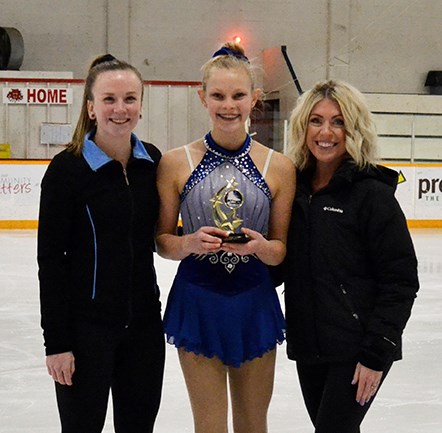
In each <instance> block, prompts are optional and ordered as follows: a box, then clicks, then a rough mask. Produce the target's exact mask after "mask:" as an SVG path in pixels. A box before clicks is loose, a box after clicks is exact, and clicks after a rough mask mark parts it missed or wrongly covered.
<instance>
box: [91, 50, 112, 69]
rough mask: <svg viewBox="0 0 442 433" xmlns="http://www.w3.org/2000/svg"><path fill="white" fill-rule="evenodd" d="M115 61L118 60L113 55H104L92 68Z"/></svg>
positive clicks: (98, 58)
mask: <svg viewBox="0 0 442 433" xmlns="http://www.w3.org/2000/svg"><path fill="white" fill-rule="evenodd" d="M113 60H117V59H116V57H114V56H113V55H112V54H109V53H108V54H103V55H102V56H99V57H97V58H96V59H95V60H94V61H93V62H92V65H91V68H93V67H94V66H97V65H100V64H101V63H106V62H112V61H113Z"/></svg>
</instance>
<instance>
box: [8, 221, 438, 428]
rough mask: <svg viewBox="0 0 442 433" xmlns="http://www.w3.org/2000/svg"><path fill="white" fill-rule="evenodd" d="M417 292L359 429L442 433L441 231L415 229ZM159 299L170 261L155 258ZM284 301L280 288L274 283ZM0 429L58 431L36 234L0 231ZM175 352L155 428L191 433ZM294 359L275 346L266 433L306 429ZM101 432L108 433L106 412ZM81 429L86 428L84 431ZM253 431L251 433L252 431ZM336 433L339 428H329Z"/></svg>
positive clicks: (168, 362) (172, 351)
mask: <svg viewBox="0 0 442 433" xmlns="http://www.w3.org/2000/svg"><path fill="white" fill-rule="evenodd" d="M412 236H413V240H414V243H415V247H416V251H417V255H418V259H419V275H420V282H421V289H420V292H419V294H418V298H417V300H416V303H415V306H414V309H413V313H412V316H411V319H410V321H409V323H408V326H407V328H406V330H405V335H404V359H403V360H402V361H400V362H397V363H396V364H395V365H394V366H393V368H392V370H391V372H390V374H389V377H388V378H387V380H386V382H385V383H384V386H383V387H382V388H381V390H380V392H379V395H378V397H377V399H376V402H375V404H374V405H373V407H372V408H371V410H370V411H369V413H368V416H367V418H366V420H365V422H364V424H363V428H362V431H363V432H364V433H441V432H442V230H430V229H414V230H412ZM156 266H157V272H158V278H159V284H160V288H161V290H162V300H163V304H164V301H165V299H166V297H167V293H168V289H169V287H170V283H171V280H172V278H173V276H174V273H175V269H176V262H170V261H165V260H163V259H160V258H159V257H157V258H156ZM278 293H279V295H280V297H281V301H282V288H281V287H280V288H278ZM0 311H1V313H0V432H1V433H55V432H59V431H60V427H59V421H58V414H57V411H56V404H55V395H54V389H53V384H52V381H51V378H50V377H49V376H48V375H47V372H46V368H45V365H44V352H43V343H42V336H41V330H40V326H39V304H38V280H37V263H36V232H35V231H33V230H17V231H16V230H3V231H2V230H0ZM192 431H193V426H192V417H191V412H190V406H189V402H188V399H187V393H186V389H185V385H184V381H183V379H182V375H181V370H180V367H179V364H178V360H177V356H176V351H175V349H174V348H173V347H171V346H169V345H168V347H167V360H166V371H165V381H164V390H163V400H162V405H161V409H160V413H159V416H158V421H157V425H156V433H184V432H192ZM312 431H313V428H312V426H311V424H310V420H309V419H308V417H307V414H306V411H305V409H304V405H303V402H302V399H301V395H300V391H299V385H298V382H297V378H296V373H295V364H294V363H293V362H291V361H288V360H287V359H286V356H285V346H284V345H282V346H281V347H279V352H278V363H277V369H276V382H275V390H274V396H273V400H272V403H271V406H270V413H269V432H270V433H297V432H299V433H300V432H302V433H309V432H312ZM104 432H107V433H110V432H113V427H112V416H111V413H109V416H108V419H107V422H106V427H105V429H104ZM84 433H87V432H84ZM250 433H253V432H250ZM330 433H339V432H330Z"/></svg>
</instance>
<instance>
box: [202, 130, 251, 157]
mask: <svg viewBox="0 0 442 433" xmlns="http://www.w3.org/2000/svg"><path fill="white" fill-rule="evenodd" d="M204 146H205V148H206V149H207V150H208V151H209V152H212V153H214V154H215V155H216V156H220V157H221V158H226V159H234V158H242V157H243V156H245V155H247V154H248V153H249V152H250V148H251V147H252V138H251V137H250V135H249V134H247V137H246V139H245V141H244V143H243V144H242V146H241V147H240V148H239V149H238V150H235V151H233V152H231V151H229V150H227V149H224V148H223V147H221V146H220V145H219V144H216V142H215V140H214V139H213V137H212V134H211V133H210V132H208V133H207V134H206V135H205V136H204Z"/></svg>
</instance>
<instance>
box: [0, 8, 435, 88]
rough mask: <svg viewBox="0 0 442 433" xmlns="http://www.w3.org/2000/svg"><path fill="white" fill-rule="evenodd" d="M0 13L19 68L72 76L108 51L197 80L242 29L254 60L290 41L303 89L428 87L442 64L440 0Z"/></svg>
mask: <svg viewBox="0 0 442 433" xmlns="http://www.w3.org/2000/svg"><path fill="white" fill-rule="evenodd" d="M0 14H1V16H0V26H3V27H15V28H17V29H18V30H19V31H20V32H21V33H22V35H23V38H24V44H25V56H24V62H23V66H22V70H49V71H51V70H56V71H63V70H67V71H72V72H73V73H74V77H75V78H83V77H84V75H85V72H86V70H87V66H88V64H89V63H90V61H91V60H92V59H93V57H95V56H96V55H97V54H101V53H103V52H105V51H110V52H113V53H115V54H116V55H117V56H120V57H121V58H124V59H126V60H129V61H130V62H132V63H133V64H134V65H135V66H137V67H138V68H139V69H140V71H141V73H142V74H143V77H144V79H146V80H184V81H193V80H198V79H199V77H200V72H199V68H200V66H201V64H202V63H204V62H205V61H206V60H207V59H208V57H209V56H210V55H211V53H212V52H213V51H214V50H215V49H217V48H218V47H219V46H220V45H221V44H222V43H223V42H224V41H226V40H230V39H231V38H232V37H233V36H234V35H236V34H239V35H241V36H242V37H243V42H244V45H245V47H246V50H247V52H248V54H249V57H251V58H260V56H261V53H262V51H263V50H264V49H267V48H272V47H280V46H281V45H286V46H287V49H288V53H289V55H290V57H291V60H292V63H293V65H294V67H295V70H296V72H297V74H298V76H299V79H300V81H301V84H302V86H303V87H304V88H308V87H310V86H311V85H312V84H313V83H314V82H315V81H316V80H318V79H322V78H325V77H335V78H338V77H339V78H343V79H347V80H349V81H350V82H351V83H352V84H354V85H355V86H356V87H358V88H359V89H360V90H362V91H363V92H378V93H384V92H388V93H426V92H427V89H426V88H425V87H424V81H425V77H426V74H427V72H428V71H429V70H439V69H442V56H441V52H442V37H441V35H440V23H441V22H442V2H441V1H440V0H364V1H363V0H243V1H238V0H93V1H90V0H75V1H72V0H32V1H29V0H2V2H1V8H0ZM286 85H287V86H292V83H291V82H290V80H288V81H287V82H286ZM272 90H274V89H271V88H270V89H266V91H272ZM293 91H294V87H293Z"/></svg>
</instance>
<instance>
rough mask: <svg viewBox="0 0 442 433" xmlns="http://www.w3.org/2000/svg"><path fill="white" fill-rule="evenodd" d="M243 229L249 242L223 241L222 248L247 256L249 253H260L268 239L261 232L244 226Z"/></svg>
mask: <svg viewBox="0 0 442 433" xmlns="http://www.w3.org/2000/svg"><path fill="white" fill-rule="evenodd" d="M241 231H242V233H244V234H245V235H246V236H247V238H248V241H247V242H244V243H239V242H223V243H222V245H221V249H222V250H223V251H227V252H229V253H235V254H239V255H241V256H245V255H247V254H259V251H260V250H261V249H262V248H265V247H264V244H265V243H266V242H267V240H266V238H265V237H264V236H263V235H262V234H261V233H259V232H256V231H255V230H250V229H246V228H242V229H241Z"/></svg>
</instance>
